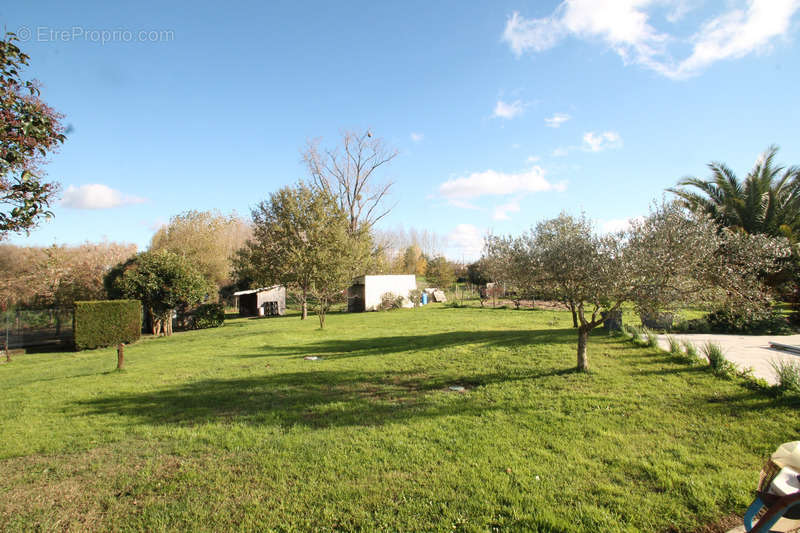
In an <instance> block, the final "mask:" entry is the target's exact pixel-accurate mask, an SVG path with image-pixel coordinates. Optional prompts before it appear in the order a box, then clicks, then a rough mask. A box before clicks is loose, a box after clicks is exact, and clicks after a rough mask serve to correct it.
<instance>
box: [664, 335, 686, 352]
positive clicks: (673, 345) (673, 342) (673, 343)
mask: <svg viewBox="0 0 800 533" xmlns="http://www.w3.org/2000/svg"><path fill="white" fill-rule="evenodd" d="M667 343H668V344H669V353H671V354H672V355H678V356H680V355H683V350H681V343H680V341H679V340H678V339H676V338H675V337H673V336H672V335H667Z"/></svg>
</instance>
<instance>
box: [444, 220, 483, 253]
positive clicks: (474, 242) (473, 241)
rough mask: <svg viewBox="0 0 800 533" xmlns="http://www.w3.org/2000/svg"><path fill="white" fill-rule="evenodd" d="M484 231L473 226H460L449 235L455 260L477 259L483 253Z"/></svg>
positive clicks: (449, 242) (448, 239) (448, 240)
mask: <svg viewBox="0 0 800 533" xmlns="http://www.w3.org/2000/svg"><path fill="white" fill-rule="evenodd" d="M483 233H484V232H483V231H481V230H480V229H478V228H476V227H475V226H473V225H472V224H459V225H457V226H456V228H455V229H454V230H453V231H451V232H450V233H449V234H448V235H447V242H448V244H449V247H450V249H451V250H452V251H453V252H454V256H455V258H462V257H463V258H465V259H477V258H478V257H480V255H481V252H482V251H483Z"/></svg>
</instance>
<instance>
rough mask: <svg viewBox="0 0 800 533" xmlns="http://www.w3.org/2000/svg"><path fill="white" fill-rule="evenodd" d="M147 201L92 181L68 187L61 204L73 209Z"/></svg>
mask: <svg viewBox="0 0 800 533" xmlns="http://www.w3.org/2000/svg"><path fill="white" fill-rule="evenodd" d="M145 201H146V199H144V198H139V197H137V196H129V195H125V194H122V193H121V192H119V191H117V190H114V189H112V188H111V187H109V186H108V185H102V184H99V183H92V184H88V185H81V186H80V187H75V186H74V185H70V186H69V187H67V190H66V191H64V196H63V197H62V199H61V205H62V206H64V207H70V208H72V209H110V208H112V207H119V206H122V205H130V204H140V203H142V202H145Z"/></svg>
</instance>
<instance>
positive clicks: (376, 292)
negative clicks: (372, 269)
mask: <svg viewBox="0 0 800 533" xmlns="http://www.w3.org/2000/svg"><path fill="white" fill-rule="evenodd" d="M416 288H417V277H416V276H415V275H413V274H408V275H405V274H402V275H395V274H392V275H386V276H361V277H360V278H356V279H354V280H353V284H352V285H351V286H350V288H349V289H347V310H348V311H350V312H359V311H377V310H378V309H379V308H380V306H381V299H382V297H383V295H384V294H386V293H391V294H393V295H395V296H402V297H403V307H413V305H414V304H413V303H412V302H411V298H410V295H409V293H410V292H411V291H413V290H414V289H416Z"/></svg>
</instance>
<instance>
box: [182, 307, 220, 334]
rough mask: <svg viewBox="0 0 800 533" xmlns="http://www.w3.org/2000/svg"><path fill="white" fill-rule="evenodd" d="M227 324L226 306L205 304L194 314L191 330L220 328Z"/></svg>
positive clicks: (190, 325) (190, 323)
mask: <svg viewBox="0 0 800 533" xmlns="http://www.w3.org/2000/svg"><path fill="white" fill-rule="evenodd" d="M224 323H225V305H224V304H203V305H201V306H198V308H197V309H195V310H194V311H193V312H192V319H191V321H190V322H189V327H190V328H191V329H206V328H218V327H220V326H221V325H223V324H224Z"/></svg>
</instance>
